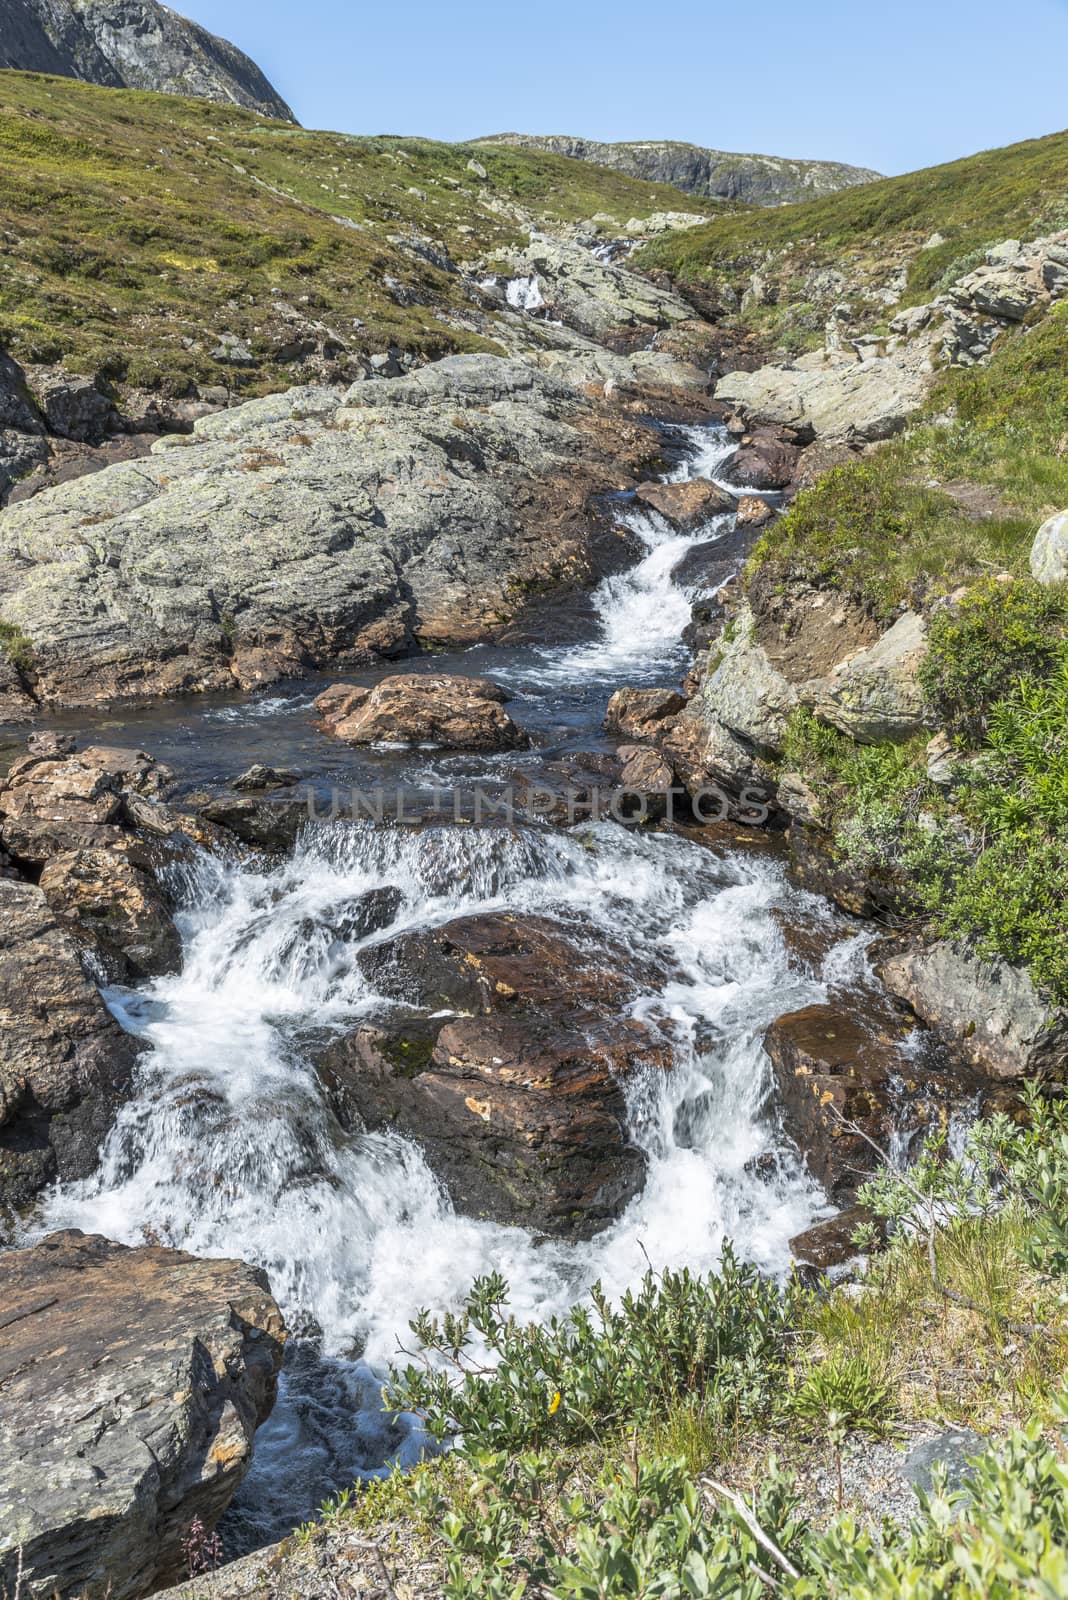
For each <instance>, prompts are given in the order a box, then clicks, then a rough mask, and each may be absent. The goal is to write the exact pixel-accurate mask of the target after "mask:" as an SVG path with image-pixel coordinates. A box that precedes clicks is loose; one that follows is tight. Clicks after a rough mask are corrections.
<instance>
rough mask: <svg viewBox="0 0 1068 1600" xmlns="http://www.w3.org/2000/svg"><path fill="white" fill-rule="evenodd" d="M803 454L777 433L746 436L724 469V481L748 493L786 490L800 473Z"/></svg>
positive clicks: (761, 431)
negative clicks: (795, 474) (752, 491)
mask: <svg viewBox="0 0 1068 1600" xmlns="http://www.w3.org/2000/svg"><path fill="white" fill-rule="evenodd" d="M800 456H801V452H800V450H799V449H798V448H797V446H796V445H795V444H788V443H787V442H786V441H785V440H784V439H783V438H781V437H780V436H779V435H778V434H777V433H775V432H773V431H767V432H765V431H764V430H760V431H758V432H756V433H753V434H747V435H745V436H743V440H742V445H741V448H740V449H739V450H737V451H735V453H734V455H733V456H732V457H731V459H730V461H729V462H728V463H727V466H726V468H725V469H724V477H726V478H728V479H729V480H730V482H731V483H737V484H739V485H741V486H742V487H744V488H746V489H785V488H786V486H787V484H788V483H790V481H791V479H792V478H793V476H794V473H795V472H796V471H797V463H798V461H799V459H800Z"/></svg>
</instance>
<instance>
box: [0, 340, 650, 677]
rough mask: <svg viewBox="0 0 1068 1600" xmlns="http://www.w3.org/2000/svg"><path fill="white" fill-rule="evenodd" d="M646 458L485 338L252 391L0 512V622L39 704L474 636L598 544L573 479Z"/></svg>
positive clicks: (592, 482) (624, 436)
mask: <svg viewBox="0 0 1068 1600" xmlns="http://www.w3.org/2000/svg"><path fill="white" fill-rule="evenodd" d="M656 454H657V442H656V436H655V435H654V433H653V431H652V430H651V429H648V428H645V427H643V426H641V425H640V424H638V423H636V422H633V421H631V420H630V419H629V418H627V417H626V416H624V415H623V414H621V412H619V411H618V410H614V409H612V408H611V407H608V406H605V405H603V404H602V405H596V404H595V403H594V402H592V401H591V400H589V399H587V398H586V397H585V396H584V395H582V394H580V393H578V392H577V391H576V390H574V389H572V388H570V387H569V386H568V385H566V384H564V383H561V382H559V381H558V380H556V379H554V378H551V377H549V376H547V375H546V374H544V373H541V372H539V371H537V370H536V369H535V368H533V367H531V366H530V365H529V364H527V363H525V362H522V361H513V360H506V359H503V358H501V357H497V356H488V355H472V356H452V357H449V358H447V359H446V360H444V361H440V362H436V363H434V364H432V365H431V366H428V367H424V368H422V369H420V370H419V371H418V372H417V373H415V374H413V375H411V376H401V377H397V378H393V379H384V380H378V381H375V382H373V383H358V384H356V385H354V386H353V388H352V390H350V391H349V392H348V393H347V394H342V393H340V392H339V391H337V390H335V389H328V388H318V387H313V386H309V387H305V388H300V389H293V390H290V391H289V392H288V393H286V394H275V395H269V396H267V397H265V398H263V399H259V400H253V401H250V402H249V403H248V404H246V405H244V406H240V407H236V408H233V409H230V410H227V411H224V412H219V413H216V414H215V415H213V416H207V417H202V418H200V419H199V420H198V421H197V422H196V423H195V426H194V432H193V434H192V435H191V436H178V435H167V436H164V437H162V438H160V439H158V440H157V441H156V442H155V444H154V445H153V448H152V453H151V454H150V455H148V456H147V457H145V458H144V459H142V460H139V461H137V462H124V463H120V464H118V465H115V466H110V467H107V468H105V469H104V470H103V471H100V472H96V473H93V474H92V475H90V476H87V477H82V478H78V479H76V480H75V481H73V482H69V483H63V484H60V485H58V486H57V487H55V488H53V489H49V490H46V491H45V492H43V493H41V494H39V495H36V496H35V497H34V498H33V499H31V500H27V501H25V502H23V503H21V504H18V505H14V506H8V507H7V508H6V509H5V510H3V511H0V622H2V623H5V624H7V626H8V628H10V629H14V630H17V632H18V634H19V636H20V637H21V638H23V639H24V640H25V641H26V644H25V652H26V654H27V656H28V659H29V662H30V666H29V669H28V678H29V681H30V683H31V687H32V690H33V693H34V694H35V695H36V697H37V699H38V700H39V701H41V702H42V703H44V704H49V703H57V702H60V703H67V704H80V705H93V704H97V703H100V702H104V701H107V700H114V699H119V698H122V697H130V696H141V695H144V694H146V693H152V694H161V693H162V694H167V693H177V692H184V691H196V690H204V689H209V688H211V689H226V688H232V687H233V686H234V684H235V682H236V683H238V684H244V685H255V684H262V683H266V682H269V681H272V680H273V679H276V678H278V677H279V676H281V675H287V674H294V673H296V674H300V673H303V672H305V671H307V670H309V668H311V667H313V666H323V665H327V664H330V663H337V664H339V665H342V666H354V665H363V664H367V663H369V662H373V661H375V660H377V659H380V658H392V657H395V656H396V655H398V654H403V653H404V652H405V651H406V650H408V649H410V648H411V647H412V646H413V644H417V643H423V644H427V645H440V644H446V643H449V644H453V645H466V644H471V643H474V642H476V641H478V640H485V639H492V638H495V637H497V636H498V634H499V633H500V631H501V630H502V628H503V627H504V626H505V625H506V624H507V622H508V620H509V619H510V618H512V617H514V616H515V615H516V614H517V612H519V611H521V610H522V609H523V608H524V606H525V605H527V604H528V603H529V601H530V598H531V597H532V596H535V595H536V596H538V597H543V596H544V594H545V592H546V591H547V590H548V589H551V588H552V587H554V586H562V585H566V586H568V587H574V586H577V585H580V584H588V583H589V582H591V581H596V579H597V578H598V577H600V576H602V575H603V572H604V571H605V570H607V564H609V563H610V561H611V560H618V545H619V541H618V540H612V541H610V540H609V539H608V538H607V536H606V534H605V533H604V530H603V528H602V520H603V519H601V520H599V519H598V517H597V516H594V515H592V514H590V513H589V512H588V509H587V508H588V506H589V505H590V504H591V496H593V495H595V494H600V493H601V492H602V491H605V490H609V489H611V490H619V489H624V488H628V487H631V486H632V485H633V483H634V482H635V481H636V480H637V479H638V476H639V474H638V468H639V466H640V465H643V464H644V463H645V462H647V461H649V460H651V459H653V458H654V457H655V456H656Z"/></svg>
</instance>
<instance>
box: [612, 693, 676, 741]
mask: <svg viewBox="0 0 1068 1600" xmlns="http://www.w3.org/2000/svg"><path fill="white" fill-rule="evenodd" d="M685 705H686V701H685V699H684V698H683V696H682V695H681V694H679V693H678V691H677V690H675V689H617V690H616V691H615V693H614V694H613V695H612V698H611V700H609V702H608V710H607V711H606V713H605V719H604V725H605V728H606V729H607V730H608V732H609V733H623V734H627V735H629V736H630V737H631V738H632V739H645V738H649V737H650V735H651V734H652V733H653V731H654V729H656V728H657V727H659V725H660V724H662V723H663V722H664V721H665V720H666V719H668V718H670V717H674V716H677V715H678V713H679V712H680V711H681V710H682V709H683V708H684V706H685Z"/></svg>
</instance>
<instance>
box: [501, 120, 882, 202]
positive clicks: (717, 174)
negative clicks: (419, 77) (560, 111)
mask: <svg viewBox="0 0 1068 1600" xmlns="http://www.w3.org/2000/svg"><path fill="white" fill-rule="evenodd" d="M477 143H479V144H507V145H512V146H514V147H515V148H518V149H522V150H549V151H551V152H553V153H554V154H555V155H561V156H571V157H572V158H573V159H575V160H576V161H592V162H594V163H596V165H597V166H601V167H613V168H614V169H615V170H616V171H617V172H625V173H627V174H628V176H630V177H632V178H645V179H647V180H649V181H652V182H654V183H670V184H672V185H674V187H675V188H676V189H682V190H684V191H685V192H686V193H687V194H696V195H702V196H704V197H706V198H708V199H712V200H740V201H742V202H744V203H745V204H747V205H755V206H781V205H787V204H789V203H790V202H792V201H795V200H812V199H815V198H816V197H817V196H818V195H823V194H833V193H835V191H836V190H838V189H850V188H854V187H855V186H856V185H857V184H861V183H871V182H872V181H873V179H875V178H878V177H879V176H880V174H879V173H877V172H871V171H869V169H868V168H866V167H850V166H847V165H846V164H845V163H844V162H841V161H798V160H792V159H787V158H784V157H781V156H758V155H736V154H733V153H731V152H729V151H726V150H708V149H705V147H704V146H703V145H696V144H686V143H684V142H680V141H679V140H674V139H640V140H631V141H629V142H627V141H624V142H622V143H619V144H606V143H604V142H602V141H601V140H598V139H580V138H576V137H575V136H574V135H573V134H566V133H553V134H530V133H498V134H494V135H492V136H491V137H489V138H485V139H480V140H478V141H477Z"/></svg>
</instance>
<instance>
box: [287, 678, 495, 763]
mask: <svg viewBox="0 0 1068 1600" xmlns="http://www.w3.org/2000/svg"><path fill="white" fill-rule="evenodd" d="M509 698H510V696H508V695H507V694H506V693H505V691H504V690H503V689H501V688H500V687H499V686H498V685H497V684H495V683H491V682H490V680H489V679H488V678H465V677H460V676H458V675H455V674H447V673H429V672H404V673H398V674H396V675H395V676H394V677H391V678H383V679H382V681H381V683H377V684H375V686H374V688H373V689H362V688H355V687H352V686H350V685H348V684H335V685H334V687H333V688H331V689H326V690H324V692H323V693H322V694H321V695H320V696H319V697H318V699H317V700H316V701H315V707H316V710H317V711H318V712H319V716H320V719H321V721H322V723H323V726H324V727H325V728H326V730H327V732H328V733H332V734H333V735H334V737H335V738H337V739H344V740H345V742H346V743H347V744H427V745H441V746H444V747H445V748H446V749H450V750H514V749H515V748H516V747H517V746H518V745H523V744H526V743H527V736H526V734H524V733H523V732H522V730H521V729H519V728H517V727H516V725H515V723H514V722H513V721H512V719H511V717H510V716H509V715H508V713H507V711H505V710H504V702H505V701H506V700H508V699H509Z"/></svg>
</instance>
